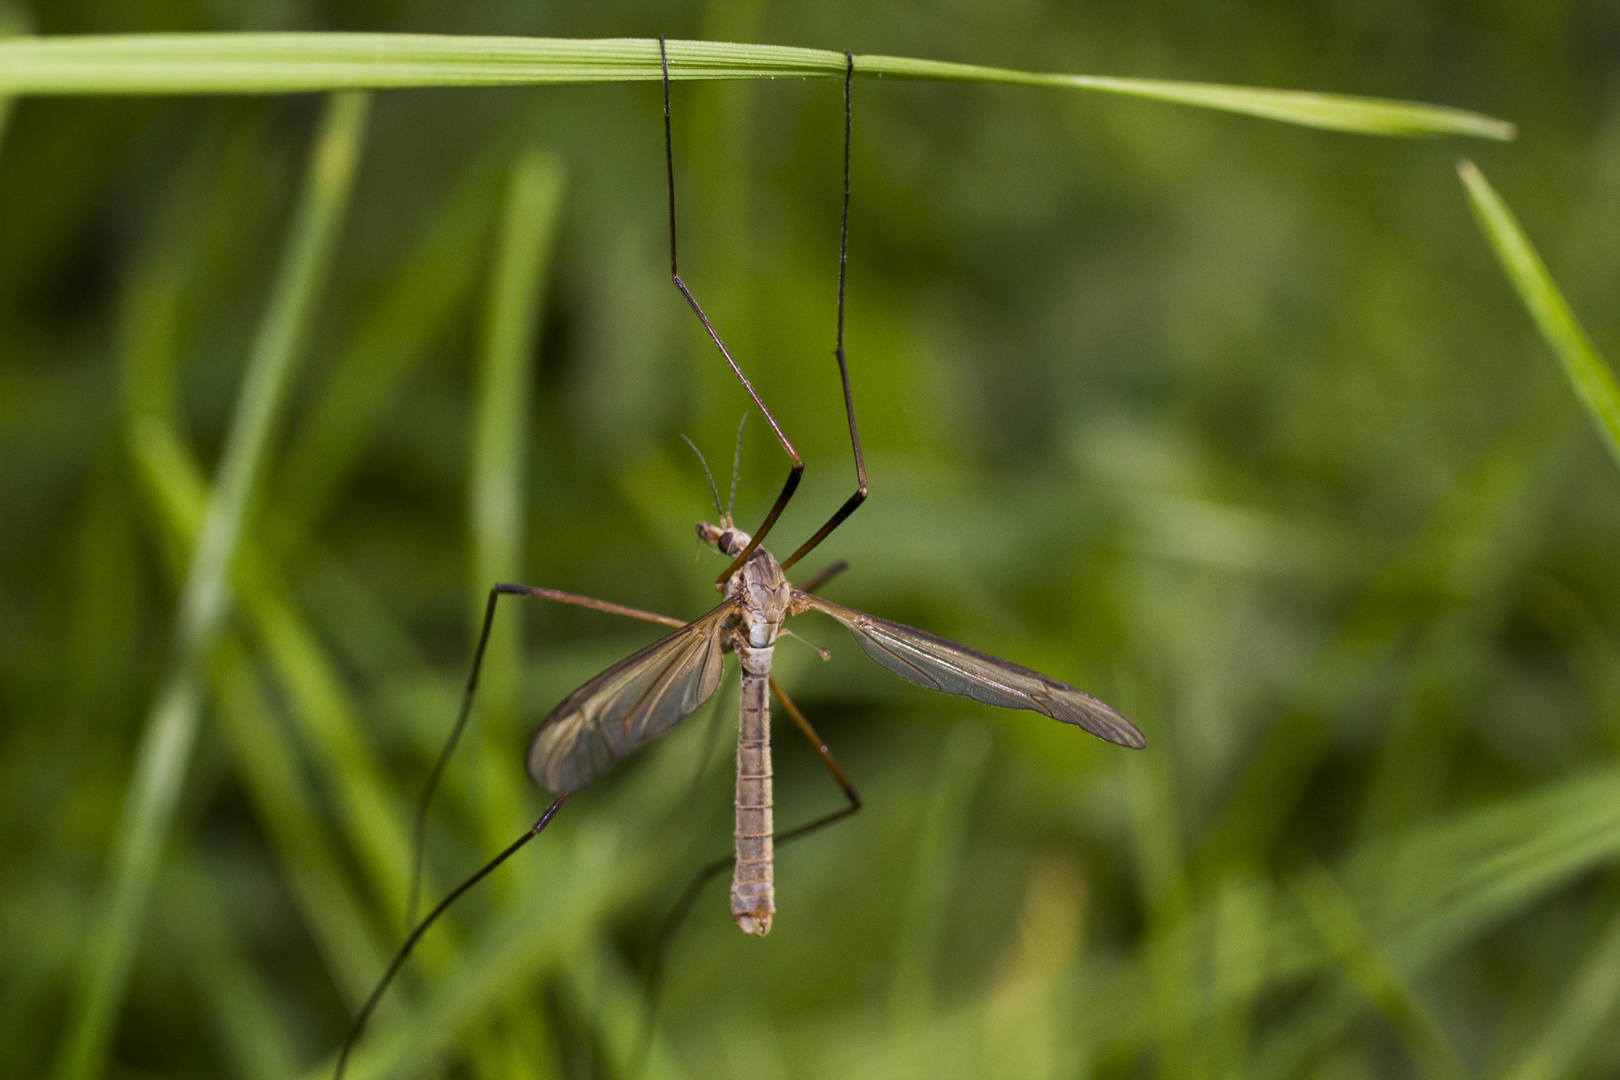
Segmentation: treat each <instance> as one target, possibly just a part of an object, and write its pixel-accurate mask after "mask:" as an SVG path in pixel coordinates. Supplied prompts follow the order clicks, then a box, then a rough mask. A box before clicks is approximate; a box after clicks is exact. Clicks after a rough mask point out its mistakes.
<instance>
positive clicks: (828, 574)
mask: <svg viewBox="0 0 1620 1080" xmlns="http://www.w3.org/2000/svg"><path fill="white" fill-rule="evenodd" d="M848 569H849V561H848V560H847V559H839V560H838V561H837V562H835V563H830V564H829V565H827V566H826V567H824V568H823V569H822V571H821V572H820V573H818V574H812V575H811V576H810V578H809V579H808V580H807V581H805V583H804V584H803V585H800V586H799V591H800V592H806V593H813V592H815V591H816V590H817V589H819V588H821V587H822V586H823V585H825V584H827V582H829V581H831V580H832V579H833V578H835V577H837V576H838V575H839V574H842V573H843V572H844V571H845V570H848Z"/></svg>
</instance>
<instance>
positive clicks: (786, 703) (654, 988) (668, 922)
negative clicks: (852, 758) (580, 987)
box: [637, 567, 864, 1071]
mask: <svg viewBox="0 0 1620 1080" xmlns="http://www.w3.org/2000/svg"><path fill="white" fill-rule="evenodd" d="M839 569H842V567H839ZM828 576H829V577H830V576H831V575H830V574H829V575H828ZM771 692H772V693H774V694H775V695H776V700H777V701H780V702H781V703H782V707H783V708H784V709H786V710H787V714H788V716H789V717H791V718H792V720H793V724H794V726H795V727H797V728H798V729H799V732H800V733H801V734H803V735H804V737H805V739H806V740H807V741H808V742H809V743H810V745H811V747H812V748H813V749H814V750H815V752H816V757H818V758H820V759H821V763H822V764H823V765H825V766H826V767H827V771H828V772H829V773H831V774H832V778H833V780H834V781H835V782H836V783H837V784H838V787H839V788H840V789H841V790H842V791H843V793H844V798H845V799H847V800H848V802H849V805H847V806H845V807H843V808H842V809H839V810H834V811H833V812H832V813H830V814H826V815H823V816H822V817H819V818H816V819H815V820H814V821H810V822H807V823H806V824H804V825H800V826H799V827H797V828H794V829H789V830H787V831H786V832H780V833H777V834H776V835H775V836H774V837H772V843H773V844H776V845H778V846H780V845H782V844H787V843H790V842H792V841H794V840H798V839H800V838H802V837H805V836H809V835H810V834H811V833H813V832H816V831H818V830H820V829H824V828H826V827H827V826H828V825H831V824H833V823H834V822H836V821H842V820H843V819H844V818H847V817H849V816H850V815H851V814H853V813H855V812H856V811H857V810H859V809H860V808H861V807H862V805H864V804H863V803H862V802H861V795H860V792H858V791H856V790H855V785H854V784H852V783H850V781H849V777H848V776H846V775H844V770H843V768H842V767H841V766H840V765H839V764H838V760H837V759H836V758H834V757H833V755H832V751H831V750H829V749H828V748H827V744H826V743H825V742H823V741H822V739H821V736H820V735H818V734H816V729H815V728H813V727H811V726H810V721H808V720H806V719H805V718H804V713H802V712H800V711H799V707H798V706H797V705H795V704H793V701H792V699H791V698H789V697H788V696H787V692H786V691H784V690H783V689H782V687H781V684H780V683H778V682H777V681H776V680H775V679H774V678H772V679H771ZM736 861H737V857H736V855H735V854H732V855H727V856H725V857H724V858H719V859H716V860H714V861H713V862H711V863H709V864H708V865H707V866H705V867H703V869H701V870H699V871H698V872H697V873H696V874H694V875H693V876H692V880H691V882H689V883H688V884H687V886H686V888H685V889H684V890H682V892H681V896H680V899H679V900H676V901H675V904H674V906H673V907H671V908H670V909H669V914H668V915H666V916H664V921H663V923H662V924H661V925H660V926H659V928H658V937H657V939H656V940H655V941H654V942H653V953H652V960H651V962H650V964H649V965H648V969H647V1021H646V1023H647V1027H646V1031H645V1033H644V1037H643V1039H642V1048H641V1060H642V1061H645V1060H646V1057H647V1052H648V1051H649V1050H650V1049H651V1047H652V1034H653V1026H654V1023H655V1021H656V1020H657V1017H658V993H659V990H660V989H661V988H662V986H663V981H664V961H665V959H666V957H667V953H668V949H669V943H670V941H671V940H673V938H674V936H675V933H676V931H678V930H679V929H680V928H681V925H682V924H683V923H685V922H686V917H687V916H688V915H690V914H691V913H692V906H693V905H694V904H696V903H697V899H698V896H699V895H700V894H701V893H702V892H703V889H704V886H706V885H708V883H709V882H710V881H712V880H713V879H714V878H715V877H717V876H719V875H720V874H721V873H722V872H724V871H727V870H730V869H731V868H732V866H733V865H734V864H735V863H736ZM637 1071H639V1070H637Z"/></svg>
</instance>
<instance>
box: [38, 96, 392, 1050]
mask: <svg viewBox="0 0 1620 1080" xmlns="http://www.w3.org/2000/svg"><path fill="white" fill-rule="evenodd" d="M365 116H366V99H365V98H363V97H359V96H355V95H343V96H339V97H335V98H333V100H332V103H331V105H330V107H329V108H328V109H327V112H326V115H325V117H324V118H323V120H322V123H321V129H320V132H319V134H318V136H317V139H316V143H315V149H314V152H313V153H312V155H311V157H310V166H309V172H308V175H307V177H306V180H305V186H304V192H303V196H302V199H301V201H300V204H299V209H298V212H297V215H296V217H295V219H294V221H293V225H292V228H291V231H290V233H289V238H288V245H287V249H286V252H285V254H284V257H283V261H282V264H281V267H280V270H279V272H278V274H277V278H276V283H275V287H274V291H273V292H272V294H271V299H270V303H269V305H268V307H267V309H266V312H265V316H264V320H263V322H262V323H261V324H260V328H259V334H258V337H257V339H256V341H255V342H254V346H253V351H252V354H251V356H250V357H249V360H248V369H247V374H246V376H245V377H244V379H243V381H242V386H241V389H240V391H239V394H238V398H237V407H236V413H235V416H234V417H233V419H232V422H231V427H230V430H229V432H228V433H227V435H226V442H225V448H224V451H223V453H222V454H221V458H220V465H219V474H218V478H217V480H216V483H215V490H214V497H213V498H212V499H211V500H210V502H209V506H208V513H207V515H206V516H205V518H204V520H203V526H202V531H201V533H200V535H199V537H198V541H197V545H196V548H195V550H194V551H193V554H192V560H191V566H190V569H189V571H188V573H187V576H186V583H185V585H184V586H183V588H182V590H181V594H180V602H179V607H178V612H177V614H176V624H175V635H174V636H175V644H174V658H173V660H172V663H171V667H170V670H169V673H168V675H167V676H166V677H165V679H164V682H163V688H162V690H161V691H160V692H159V694H158V697H157V700H156V702H155V703H154V705H153V707H152V711H151V713H150V715H149V716H148V718H147V723H146V730H145V733H144V735H143V736H142V740H141V747H140V750H139V751H138V754H137V757H136V762H135V770H134V776H133V778H132V780H131V782H130V786H129V789H128V791H127V793H126V795H125V801H124V808H123V812H122V814H121V817H120V821H119V828H118V833H117V835H116V837H115V838H114V841H113V852H112V857H111V865H110V871H109V881H108V884H107V886H106V890H105V892H104V893H103V895H102V897H101V900H100V907H99V909H98V911H97V914H96V916H95V922H94V924H93V926H92V927H91V930H90V932H89V934H88V936H87V940H86V945H85V951H84V954H83V955H84V959H83V962H82V965H81V968H80V971H79V973H78V978H77V981H76V986H75V989H74V994H73V1004H72V1006H71V1011H70V1013H69V1020H68V1025H67V1029H66V1034H65V1037H64V1039H63V1042H62V1044H61V1049H60V1052H59V1056H58V1058H57V1061H56V1069H55V1074H56V1076H57V1077H59V1078H60V1080H81V1078H85V1080H87V1078H88V1077H90V1076H93V1075H95V1074H97V1073H98V1072H99V1071H100V1065H101V1061H102V1059H103V1058H104V1056H105V1055H106V1052H107V1046H108V1043H109V1042H110V1040H111V1038H112V1031H113V1026H114V1024H115V1023H116V1021H117V1017H118V1011H119V1004H120V1002H121V1000H122V998H123V994H124V985H125V982H126V980H127V978H128V974H129V967H130V963H131V961H132V959H133V957H134V953H135V943H136V940H137V938H138V936H139V934H140V931H141V924H142V922H143V921H144V917H145V914H146V906H147V903H148V901H149V900H150V898H151V893H152V886H153V882H154V878H155V876H156V873H157V868H158V864H159V862H160V860H161V858H162V854H163V849H164V846H165V843H166V841H167V839H168V834H169V828H170V825H171V823H172V821H173V818H174V809H175V805H176V803H177V802H178V800H179V797H180V792H181V790H182V789H183V787H184V786H185V776H186V771H187V768H188V766H189V764H190V759H191V751H192V746H193V744H194V743H195V742H196V736H197V727H198V723H199V720H200V716H201V708H202V688H201V686H200V680H201V677H202V673H203V671H204V668H205V665H206V662H207V659H208V657H209V656H210V654H211V653H212V650H213V646H214V644H215V643H216V641H217V640H218V638H219V635H220V633H221V631H222V630H223V628H224V624H225V618H226V615H227V614H228V612H229V608H230V574H231V568H232V564H233V563H234V562H235V559H236V553H237V546H238V540H239V538H240V536H241V534H242V525H243V519H244V517H245V515H246V513H247V508H248V504H249V502H250V501H251V499H252V498H253V496H254V494H255V493H256V492H257V490H258V486H259V478H260V475H261V473H262V471H263V469H262V466H263V462H264V459H265V456H266V453H267V451H268V449H269V444H270V441H271V436H272V434H273V432H274V430H275V428H276V426H277V424H278V421H279V420H280V418H281V414H282V412H283V410H284V407H285V405H286V401H287V397H288V394H287V391H288V388H289V384H290V382H291V378H290V376H291V374H292V370H293V362H294V360H295V359H296V357H297V354H298V344H299V339H300V337H301V336H302V333H303V331H304V328H305V326H306V324H307V323H308V321H309V317H310V312H311V310H312V308H313V305H314V301H315V298H316V297H318V296H319V295H320V291H321V285H322V283H323V282H324V280H325V268H326V266H327V264H328V262H329V261H330V256H331V252H332V250H333V248H334V247H335V245H336V238H337V234H338V227H339V224H340V222H341V221H342V217H343V211H344V208H345V207H346V206H347V204H348V197H349V191H350V189H351V186H352V180H353V177H354V172H355V166H356V163H357V161H358V159H359V154H360V146H361V142H362V139H363V134H364V130H365Z"/></svg>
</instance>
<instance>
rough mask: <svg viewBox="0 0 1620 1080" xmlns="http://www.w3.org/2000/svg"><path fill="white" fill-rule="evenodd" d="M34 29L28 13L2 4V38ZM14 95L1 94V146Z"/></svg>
mask: <svg viewBox="0 0 1620 1080" xmlns="http://www.w3.org/2000/svg"><path fill="white" fill-rule="evenodd" d="M31 31H32V27H31V25H30V23H29V20H28V12H26V11H24V10H23V9H22V8H19V7H16V6H14V5H12V4H0V38H8V37H18V36H20V35H23V34H27V33H30V32H31ZM11 106H12V95H10V94H0V146H3V145H4V144H5V141H6V128H7V126H8V125H9V124H10V123H11Z"/></svg>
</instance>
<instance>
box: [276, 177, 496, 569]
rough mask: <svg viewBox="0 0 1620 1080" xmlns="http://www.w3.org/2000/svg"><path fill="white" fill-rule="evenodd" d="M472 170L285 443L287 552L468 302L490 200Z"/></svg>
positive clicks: (484, 181)
mask: <svg viewBox="0 0 1620 1080" xmlns="http://www.w3.org/2000/svg"><path fill="white" fill-rule="evenodd" d="M496 180H497V177H496V170H495V169H494V167H493V163H492V162H489V161H479V162H476V163H475V164H474V165H472V166H471V167H470V168H469V169H468V170H467V175H466V177H465V178H464V179H462V180H461V182H460V183H459V184H458V185H457V187H456V189H455V190H454V191H453V192H452V193H451V194H450V195H449V197H448V198H446V199H445V201H444V203H443V205H441V206H440V207H439V208H438V209H437V210H436V211H435V212H434V213H433V215H432V216H431V217H430V218H429V220H428V221H427V222H426V223H425V224H424V225H423V226H422V228H421V230H420V232H419V233H418V235H417V236H416V237H415V238H414V239H413V240H412V242H411V244H410V246H409V247H408V249H407V250H406V252H405V253H404V254H403V255H402V256H401V257H400V259H399V261H398V263H397V264H396V265H395V267H394V268H393V269H391V270H390V271H389V272H388V276H387V277H386V278H385V279H384V280H383V282H382V283H381V285H380V286H379V288H378V290H377V293H376V296H375V299H373V300H372V301H370V302H369V303H368V304H367V306H366V307H365V308H364V309H363V310H362V311H361V312H360V313H359V314H358V315H357V316H356V317H355V320H354V324H353V327H352V329H350V330H349V331H348V333H347V334H346V335H345V337H344V340H343V343H342V344H341V345H340V346H339V347H338V349H337V350H336V351H335V353H334V354H333V356H332V359H331V360H330V361H329V362H327V363H326V364H324V365H322V366H323V369H324V370H323V371H322V373H321V374H322V378H321V381H320V382H319V384H318V385H317V386H316V387H315V388H314V391H313V394H312V399H311V402H310V407H309V410H308V412H307V413H306V414H305V416H304V417H303V419H302V420H301V421H300V422H299V423H298V425H297V426H296V427H295V428H294V430H293V431H292V432H291V433H290V435H289V437H288V440H287V452H286V456H285V457H284V458H283V460H282V464H281V468H280V469H279V476H278V477H277V483H276V487H275V491H276V496H275V497H276V504H277V507H278V511H279V513H278V517H279V518H280V520H281V522H282V527H283V528H284V530H285V531H286V532H288V533H289V534H291V535H290V537H289V539H291V540H292V541H293V542H294V543H295V544H296V543H297V542H298V541H299V540H300V538H301V537H302V536H303V535H304V534H306V533H308V532H309V531H310V530H312V529H314V528H315V527H316V526H318V525H319V524H320V522H321V521H322V520H323V519H324V518H325V516H326V514H327V512H328V511H329V510H331V508H332V505H333V503H334V502H335V501H336V500H337V499H338V498H339V497H340V496H341V494H342V492H343V490H344V484H345V483H346V482H347V481H348V480H349V479H350V478H351V477H352V475H353V473H354V470H355V468H356V467H357V466H358V465H359V464H360V461H361V458H362V455H363V454H364V453H365V451H366V450H367V449H369V448H370V447H371V445H372V440H373V438H374V437H375V436H376V434H377V433H378V427H379V424H380V423H381V422H382V420H383V419H384V418H385V417H386V416H387V415H388V410H389V408H390V407H391V406H392V405H394V404H395V403H396V402H397V401H398V400H399V398H400V397H401V396H402V394H403V393H404V392H405V389H406V387H407V386H408V385H409V383H410V379H411V377H412V376H413V375H414V374H415V373H416V372H417V371H418V370H419V369H420V368H421V366H422V364H423V363H424V362H425V361H426V360H427V359H428V357H429V356H430V355H431V352H432V349H431V346H432V345H433V343H434V342H436V341H438V340H440V339H441V335H442V334H443V333H444V329H445V326H446V325H447V324H448V323H450V322H451V320H452V319H454V318H455V317H456V316H457V315H458V314H459V313H460V312H461V311H462V310H463V305H464V304H465V303H466V302H467V301H468V300H469V298H471V296H472V295H473V290H474V286H475V285H476V284H477V283H478V281H479V279H480V276H481V271H482V269H483V267H482V265H481V253H482V251H483V250H484V245H485V244H486V243H487V242H488V237H489V230H490V219H491V218H492V217H493V216H494V214H493V209H492V208H493V205H494V203H495V201H496V191H497V182H496Z"/></svg>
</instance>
